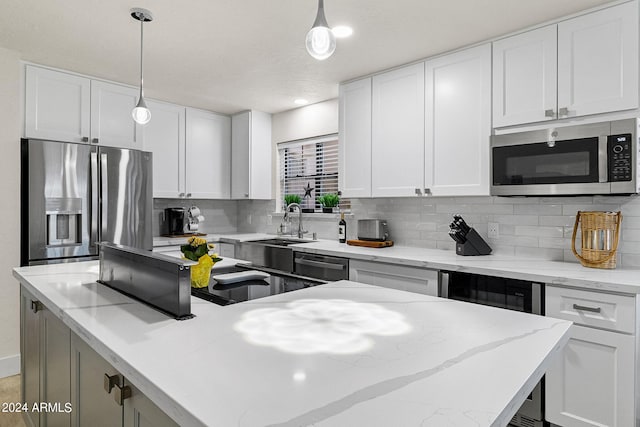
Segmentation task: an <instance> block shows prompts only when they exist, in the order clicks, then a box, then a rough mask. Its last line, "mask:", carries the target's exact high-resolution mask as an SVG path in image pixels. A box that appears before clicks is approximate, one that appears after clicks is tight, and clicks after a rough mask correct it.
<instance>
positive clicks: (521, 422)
mask: <svg viewBox="0 0 640 427" xmlns="http://www.w3.org/2000/svg"><path fill="white" fill-rule="evenodd" d="M438 294H439V296H440V297H442V298H449V299H455V300H459V301H465V302H470V303H474V304H482V305H489V306H492V307H498V308H503V309H506V310H515V311H521V312H524V313H531V314H538V315H541V316H543V315H544V285H543V284H541V283H534V282H530V281H526V280H516V279H508V278H504V277H493V276H483V275H478V274H470V273H459V272H446V271H442V272H440V274H439V281H438ZM543 382H544V378H543V379H542V380H541V381H540V382H539V383H538V385H536V387H535V388H534V389H533V392H531V394H530V395H529V396H528V397H527V400H525V402H524V403H523V405H522V407H520V409H519V410H518V412H517V413H516V415H515V416H514V417H513V419H512V420H511V424H512V425H514V426H518V427H542V426H543V425H544V396H543V388H544V387H543Z"/></svg>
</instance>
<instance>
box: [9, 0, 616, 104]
mask: <svg viewBox="0 0 640 427" xmlns="http://www.w3.org/2000/svg"><path fill="white" fill-rule="evenodd" d="M604 3H607V1H606V0H536V1H523V0H391V1H390V0H325V10H326V15H327V21H328V22H329V25H331V26H335V25H340V24H348V25H350V26H352V27H353V29H354V35H353V36H352V37H350V38H348V39H342V40H338V47H337V49H336V52H335V54H334V55H333V56H332V57H331V58H329V59H327V60H325V61H322V62H320V61H316V60H314V59H312V58H311V57H310V56H309V55H308V54H307V53H306V50H305V48H304V38H305V34H306V32H307V31H308V30H309V28H310V26H311V24H312V23H313V20H314V18H315V13H316V7H317V3H316V0H269V1H265V0H189V1H177V0H0V46H2V47H5V48H8V49H13V50H17V51H19V52H20V53H21V54H22V58H23V59H24V60H27V61H31V62H35V63H39V64H45V65H49V66H52V67H58V68H62V69H68V70H73V71H76V72H79V73H84V74H89V75H92V76H98V77H101V78H104V79H108V80H114V81H118V82H123V83H129V84H133V85H136V84H137V78H138V64H139V62H138V61H139V59H138V55H139V48H140V47H139V43H140V27H139V23H138V22H137V21H134V20H133V19H132V18H131V17H130V15H129V9H130V8H132V7H144V8H147V9H149V10H151V11H152V12H153V14H154V21H153V22H151V23H149V24H145V93H146V95H148V96H149V97H151V98H158V99H163V100H167V101H172V102H176V103H180V104H184V105H189V106H194V107H199V108H204V109H208V110H213V111H218V112H221V113H234V112H237V111H240V110H245V109H249V108H254V109H257V110H262V111H266V112H270V113H276V112H280V111H284V110H289V109H291V108H294V107H295V105H294V104H293V100H294V99H296V98H306V99H308V100H309V101H310V102H312V103H313V102H319V101H323V100H326V99H330V98H334V97H336V96H337V94H338V83H339V82H341V81H344V80H348V79H352V78H355V77H358V76H361V75H364V74H368V73H372V72H376V71H380V70H383V69H385V68H389V67H393V66H396V65H400V64H403V63H406V62H411V61H413V60H416V59H420V58H424V57H427V56H430V55H434V54H437V53H440V52H444V51H447V50H450V49H453V48H457V47H460V46H464V45H468V44H472V43H475V42H478V41H481V40H484V39H487V38H491V37H495V36H498V35H501V34H505V33H508V32H511V31H515V30H517V29H519V28H523V27H527V26H530V25H534V24H537V23H540V22H544V21H547V20H549V19H553V18H556V17H560V16H563V15H566V14H570V13H573V12H576V11H579V10H583V9H586V8H589V7H592V6H596V5H600V4H604Z"/></svg>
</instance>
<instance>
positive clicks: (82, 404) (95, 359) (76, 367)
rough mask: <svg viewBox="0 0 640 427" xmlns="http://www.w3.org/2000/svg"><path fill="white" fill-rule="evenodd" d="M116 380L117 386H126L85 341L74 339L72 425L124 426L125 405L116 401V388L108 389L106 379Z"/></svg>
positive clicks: (72, 352) (78, 426)
mask: <svg viewBox="0 0 640 427" xmlns="http://www.w3.org/2000/svg"><path fill="white" fill-rule="evenodd" d="M106 376H108V377H110V378H113V380H114V381H115V382H116V384H113V387H115V386H118V387H122V380H121V378H120V375H119V373H118V372H117V371H116V370H115V368H113V367H112V366H111V365H110V364H109V363H108V362H107V361H106V360H104V359H103V358H102V357H101V356H100V355H98V353H96V352H95V351H94V350H93V349H92V348H91V347H89V346H88V345H87V344H86V343H85V342H84V341H83V340H82V339H80V338H79V337H78V336H77V335H75V334H73V335H72V337H71V383H72V384H74V387H73V388H72V391H71V403H72V405H73V413H72V414H73V415H72V417H71V420H72V422H71V425H72V426H75V427H82V426H92V427H113V426H120V425H122V416H123V415H122V414H123V413H122V406H120V405H118V404H117V403H116V401H115V400H114V398H113V389H112V390H111V391H110V392H107V390H105V382H106V381H105V377H106Z"/></svg>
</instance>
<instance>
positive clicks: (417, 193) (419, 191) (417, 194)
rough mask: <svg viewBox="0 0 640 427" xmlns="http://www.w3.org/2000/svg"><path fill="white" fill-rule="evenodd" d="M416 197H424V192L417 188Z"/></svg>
mask: <svg viewBox="0 0 640 427" xmlns="http://www.w3.org/2000/svg"><path fill="white" fill-rule="evenodd" d="M416 196H422V190H421V189H419V188H416Z"/></svg>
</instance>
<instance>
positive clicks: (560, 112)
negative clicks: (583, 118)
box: [558, 107, 569, 117]
mask: <svg viewBox="0 0 640 427" xmlns="http://www.w3.org/2000/svg"><path fill="white" fill-rule="evenodd" d="M558 115H559V116H560V117H562V116H568V115H569V109H568V108H567V107H562V108H561V109H559V110H558Z"/></svg>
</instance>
